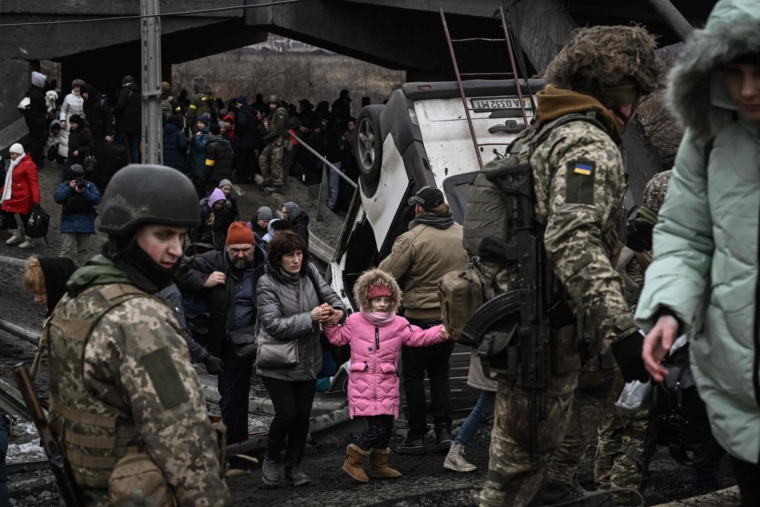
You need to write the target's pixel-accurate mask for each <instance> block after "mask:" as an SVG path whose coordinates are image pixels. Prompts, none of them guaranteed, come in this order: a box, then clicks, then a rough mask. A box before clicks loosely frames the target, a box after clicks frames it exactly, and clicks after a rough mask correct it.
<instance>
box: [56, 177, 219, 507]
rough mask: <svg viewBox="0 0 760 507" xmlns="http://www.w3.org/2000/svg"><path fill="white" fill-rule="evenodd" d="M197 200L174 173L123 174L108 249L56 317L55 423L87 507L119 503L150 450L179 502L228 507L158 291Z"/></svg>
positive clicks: (184, 353)
mask: <svg viewBox="0 0 760 507" xmlns="http://www.w3.org/2000/svg"><path fill="white" fill-rule="evenodd" d="M146 181H150V182H151V183H152V184H151V185H148V186H146V185H145V184H144V183H145V182H146ZM167 188H171V189H172V192H168V193H167V192H166V189H167ZM197 199H198V198H197V195H196V193H195V189H194V188H193V185H192V184H191V183H190V181H189V180H188V179H187V178H186V177H185V176H184V175H182V174H181V173H179V172H177V171H175V170H173V169H169V168H166V167H160V166H138V165H132V166H128V167H126V168H124V169H122V170H121V171H119V172H118V173H116V175H115V176H114V177H113V179H112V180H111V182H110V184H109V185H108V189H107V190H106V193H105V195H104V196H103V204H102V205H101V215H100V217H99V218H98V220H99V223H98V230H99V231H100V232H103V233H106V234H108V242H107V243H106V244H105V245H104V247H103V254H102V255H99V256H96V257H95V258H94V259H92V260H91V261H90V262H88V263H87V265H86V266H84V267H82V268H80V269H79V270H78V271H77V272H76V273H75V274H74V275H73V276H72V277H71V279H70V280H69V282H68V283H67V285H66V287H67V291H68V292H67V294H66V295H65V296H64V297H63V299H62V300H61V301H60V303H59V304H58V305H57V307H56V309H55V311H54V312H53V315H52V316H51V317H50V319H49V320H48V321H47V322H46V326H45V330H44V333H46V334H47V336H48V338H49V343H50V356H49V365H50V382H49V385H50V412H49V415H48V417H49V420H50V425H51V427H52V429H53V431H54V433H55V434H56V436H57V437H58V438H59V439H60V441H61V442H62V444H63V447H64V452H65V454H66V458H67V459H68V461H69V463H70V464H71V468H72V471H73V474H74V478H75V481H76V484H77V486H78V487H79V491H80V493H81V495H80V496H81V498H82V501H83V503H82V505H85V506H87V507H106V506H108V505H111V503H112V502H111V499H109V477H111V475H112V472H113V470H114V469H115V468H116V469H117V470H119V467H120V466H123V465H122V464H121V463H120V464H119V465H117V463H119V461H120V459H121V458H123V457H124V456H130V459H131V457H132V456H133V455H134V454H135V453H142V456H145V452H147V454H148V455H149V457H150V461H152V462H153V463H155V466H156V467H157V469H158V470H159V471H160V473H161V474H162V475H163V478H164V480H165V481H166V483H167V484H168V488H166V489H168V490H169V491H171V493H172V494H173V495H174V497H175V498H176V502H177V504H178V505H180V506H187V507H190V506H198V505H205V506H217V507H221V506H225V505H229V503H230V497H229V491H228V490H227V486H226V484H225V483H224V481H223V480H222V478H221V476H220V473H221V467H220V463H219V456H218V454H219V448H218V446H217V436H216V434H215V431H214V428H213V427H212V424H211V422H210V421H209V418H208V412H207V410H206V404H205V401H204V397H203V388H202V386H201V384H200V380H199V379H198V375H197V374H196V372H195V370H194V369H193V367H192V365H191V363H190V357H189V355H188V350H187V346H186V345H185V340H184V339H183V337H182V330H181V329H180V328H179V325H178V324H177V320H176V319H175V318H174V316H173V315H172V310H171V309H170V308H169V307H167V306H166V305H165V304H164V303H163V302H162V301H161V300H159V299H157V298H156V297H154V296H153V295H152V294H154V293H156V292H157V291H158V290H160V289H162V288H163V287H166V286H168V285H169V284H171V283H172V276H173V274H174V273H175V272H176V268H177V267H179V263H178V262H177V261H179V260H180V259H181V257H182V239H183V237H184V235H185V233H186V232H187V228H188V227H192V226H197V225H198V224H199V222H200V216H199V211H198V200H197ZM124 461H127V460H124ZM143 462H145V460H144V461H143ZM138 478H139V477H138ZM153 478H154V483H155V475H154V476H153ZM132 497H133V501H134V505H167V504H166V503H162V499H161V498H158V499H157V498H156V497H155V496H153V495H149V492H148V491H144V490H143V489H139V490H138V489H135V490H133V491H132Z"/></svg>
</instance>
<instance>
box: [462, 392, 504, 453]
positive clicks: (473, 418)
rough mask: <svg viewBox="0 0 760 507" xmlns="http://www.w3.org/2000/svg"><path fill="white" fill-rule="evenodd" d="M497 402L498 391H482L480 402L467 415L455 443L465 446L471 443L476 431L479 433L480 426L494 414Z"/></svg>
mask: <svg viewBox="0 0 760 507" xmlns="http://www.w3.org/2000/svg"><path fill="white" fill-rule="evenodd" d="M495 404H496V393H493V392H491V391H482V392H481V393H480V398H478V402H477V403H476V404H475V408H473V409H472V412H470V415H468V416H467V419H466V420H465V421H464V424H463V425H462V428H461V429H460V430H459V433H458V434H457V438H456V440H454V443H455V444H460V445H464V446H466V445H467V444H469V443H470V440H472V437H474V436H475V433H477V432H478V430H479V429H480V427H481V426H483V423H485V422H486V419H488V416H489V415H491V414H493V408H494V405H495Z"/></svg>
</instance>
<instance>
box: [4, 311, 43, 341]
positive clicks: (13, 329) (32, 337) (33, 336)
mask: <svg viewBox="0 0 760 507" xmlns="http://www.w3.org/2000/svg"><path fill="white" fill-rule="evenodd" d="M0 330H3V331H5V332H6V333H9V334H12V335H13V336H16V337H18V338H21V339H22V340H24V341H26V342H29V343H31V344H32V345H34V346H35V347H36V346H37V345H39V342H40V336H39V333H37V332H35V331H33V330H31V329H27V328H25V327H21V326H17V325H16V324H13V323H11V322H8V321H7V320H5V319H3V318H0Z"/></svg>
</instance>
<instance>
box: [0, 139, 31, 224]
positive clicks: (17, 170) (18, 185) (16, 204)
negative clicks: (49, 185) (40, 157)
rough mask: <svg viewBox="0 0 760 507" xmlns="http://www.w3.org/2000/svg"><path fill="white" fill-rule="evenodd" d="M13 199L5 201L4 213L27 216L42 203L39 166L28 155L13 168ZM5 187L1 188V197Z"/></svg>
mask: <svg viewBox="0 0 760 507" xmlns="http://www.w3.org/2000/svg"><path fill="white" fill-rule="evenodd" d="M11 178H12V179H11V185H13V187H12V188H11V198H10V199H8V200H6V201H3V211H8V212H11V213H21V214H22V215H25V214H27V213H29V212H30V211H32V206H33V205H34V203H35V202H40V185H39V183H38V182H37V166H36V165H35V163H34V162H32V157H31V156H30V155H29V154H28V153H27V154H25V155H24V157H23V158H22V160H21V162H19V164H18V165H17V166H16V167H14V168H13V175H12V176H11ZM4 190H5V185H3V187H2V188H0V195H2V193H3V191H4Z"/></svg>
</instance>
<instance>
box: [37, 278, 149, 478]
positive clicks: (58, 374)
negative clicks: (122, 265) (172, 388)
mask: <svg viewBox="0 0 760 507" xmlns="http://www.w3.org/2000/svg"><path fill="white" fill-rule="evenodd" d="M139 297H152V296H149V295H148V294H146V293H144V292H142V291H141V290H139V289H138V288H136V287H134V286H132V285H126V284H111V285H99V286H95V287H91V288H89V289H87V290H85V291H84V292H83V293H82V294H80V295H79V296H78V297H77V298H76V300H69V301H67V302H66V303H65V304H59V305H58V306H57V307H56V309H55V312H54V313H53V315H52V317H50V319H49V320H48V321H47V323H46V326H45V329H44V330H43V333H47V334H48V340H49V343H50V358H49V365H50V412H49V414H48V419H49V421H50V426H51V428H52V430H53V432H54V433H55V435H56V436H57V437H58V438H59V439H60V441H61V445H62V446H63V449H64V453H65V455H66V458H67V459H68V460H69V463H70V464H71V469H72V471H73V473H74V478H75V480H76V482H77V484H78V485H79V486H80V487H83V488H97V489H106V488H108V478H109V477H110V476H111V472H112V470H113V468H114V466H115V465H116V463H117V461H118V460H119V459H120V458H122V457H123V456H124V455H125V454H127V450H128V448H130V447H132V448H134V447H138V448H142V447H143V445H144V444H143V441H142V439H141V438H140V435H139V432H138V430H137V428H136V427H135V423H134V420H133V419H132V416H131V415H130V414H129V413H127V412H125V411H123V410H120V409H118V408H116V407H115V406H113V405H109V404H106V403H104V402H103V401H101V400H99V399H96V398H95V397H93V396H92V395H91V394H90V392H89V391H88V389H87V386H86V385H85V380H84V372H83V368H84V353H85V348H86V347H87V343H88V341H89V339H90V336H91V334H92V330H93V329H94V328H95V326H96V325H97V324H98V322H99V321H100V319H101V318H102V317H103V316H104V315H106V314H107V313H108V312H109V311H110V310H111V309H113V308H115V307H116V306H119V305H120V304H122V303H124V302H125V301H128V300H130V299H134V298H139Z"/></svg>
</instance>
